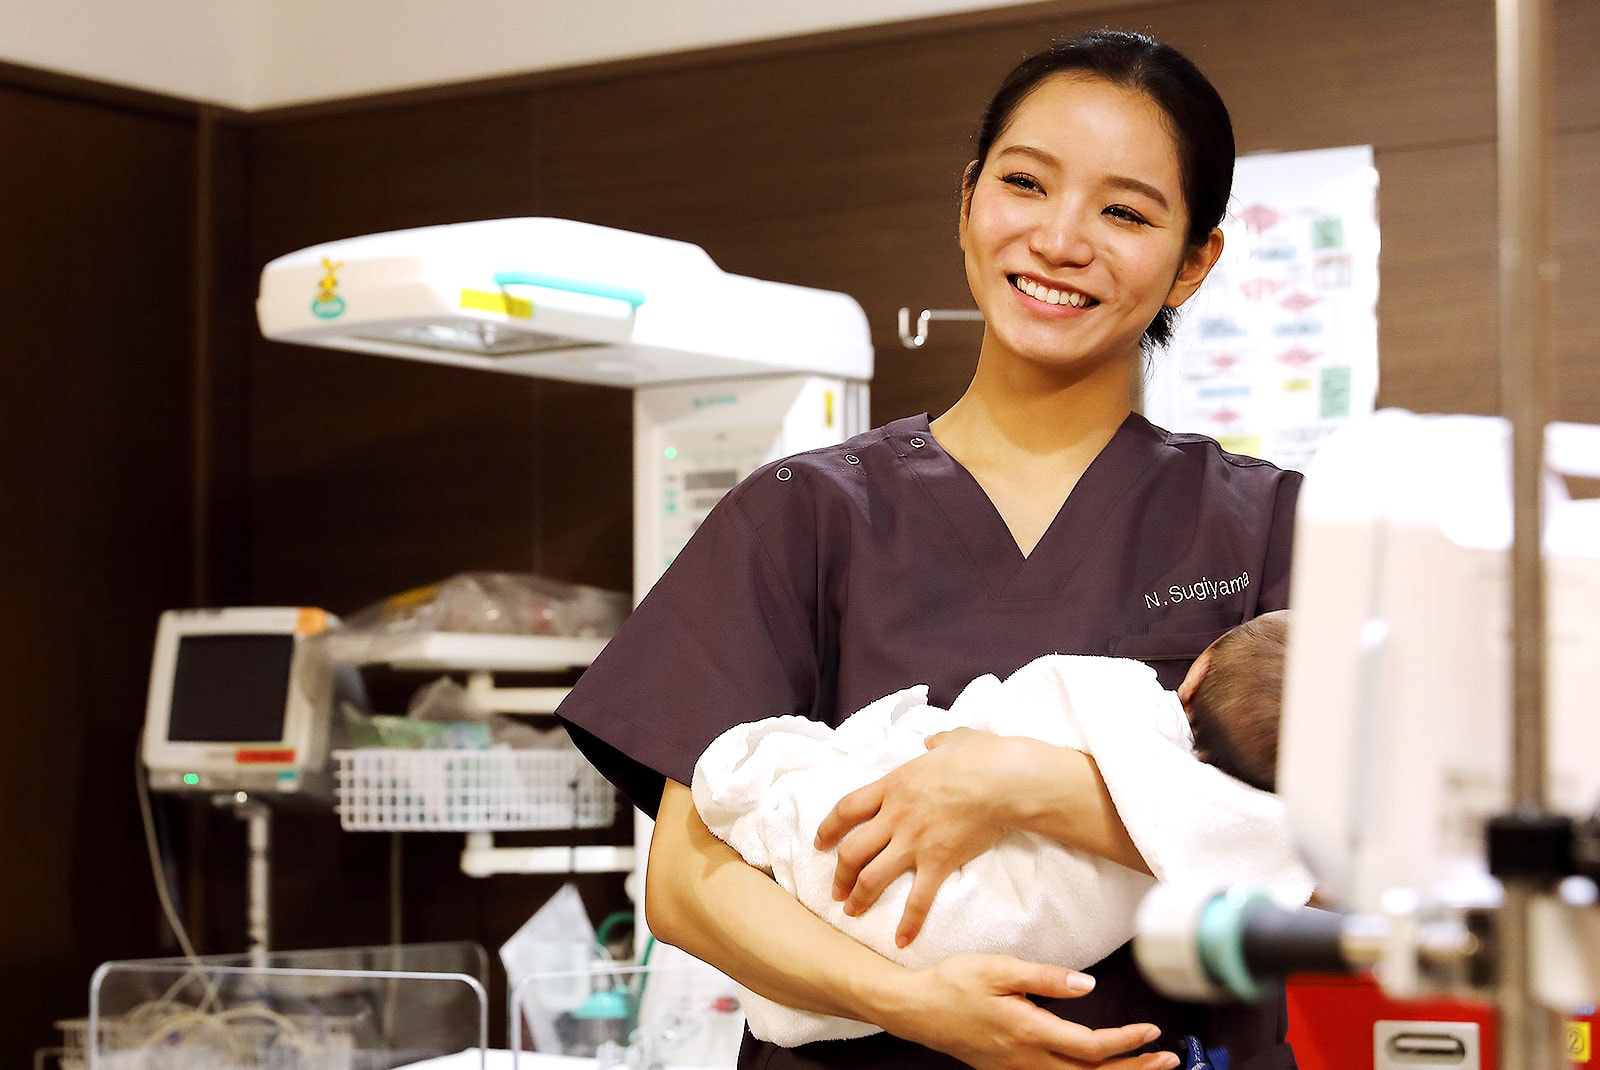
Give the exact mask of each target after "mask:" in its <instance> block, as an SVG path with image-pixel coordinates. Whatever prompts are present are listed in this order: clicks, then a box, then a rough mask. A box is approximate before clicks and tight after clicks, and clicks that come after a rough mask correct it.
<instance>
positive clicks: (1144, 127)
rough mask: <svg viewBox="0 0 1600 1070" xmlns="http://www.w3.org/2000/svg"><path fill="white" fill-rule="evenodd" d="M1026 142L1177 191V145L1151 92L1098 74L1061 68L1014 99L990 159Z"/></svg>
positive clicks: (1072, 159) (1038, 147) (1037, 148)
mask: <svg viewBox="0 0 1600 1070" xmlns="http://www.w3.org/2000/svg"><path fill="white" fill-rule="evenodd" d="M1016 147H1027V149H1034V150H1040V152H1045V154H1050V155H1053V157H1058V158H1062V160H1067V162H1083V163H1088V165H1090V166H1106V168H1114V170H1118V171H1133V173H1138V174H1139V178H1142V179H1146V181H1152V182H1157V184H1162V186H1171V189H1173V192H1178V187H1179V186H1181V174H1179V162H1178V144H1176V141H1174V139H1173V131H1171V122H1170V120H1168V117H1166V112H1165V110H1163V109H1162V106H1160V104H1157V102H1155V101H1154V99H1150V96H1149V94H1146V93H1142V91H1141V90H1134V88H1128V86H1123V85H1118V83H1115V82H1109V80H1106V78H1101V77H1098V75H1086V74H1077V72H1061V74H1053V75H1050V77H1046V78H1043V80H1042V82H1040V83H1038V85H1035V86H1034V88H1032V90H1030V91H1029V93H1027V94H1026V96H1024V98H1022V99H1021V101H1018V106H1016V109H1014V110H1013V112H1011V115H1010V118H1008V122H1006V125H1005V126H1003V128H1002V130H1000V133H998V136H997V138H995V142H994V146H992V147H990V150H989V154H990V158H994V157H995V155H998V154H1005V152H1006V150H1008V149H1016Z"/></svg>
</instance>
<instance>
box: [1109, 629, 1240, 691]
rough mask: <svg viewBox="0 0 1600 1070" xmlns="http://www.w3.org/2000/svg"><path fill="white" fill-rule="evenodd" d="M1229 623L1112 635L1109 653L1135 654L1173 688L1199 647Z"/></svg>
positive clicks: (1204, 644)
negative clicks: (1171, 630) (1184, 629)
mask: <svg viewBox="0 0 1600 1070" xmlns="http://www.w3.org/2000/svg"><path fill="white" fill-rule="evenodd" d="M1231 626H1232V625H1217V626H1215V627H1211V628H1206V629H1204V630H1202V631H1192V632H1155V633H1153V634H1147V635H1114V636H1112V637H1111V656H1112V657H1116V658H1136V659H1138V660H1139V661H1142V662H1144V663H1145V664H1147V665H1149V666H1150V667H1151V668H1152V669H1154V670H1155V671H1156V679H1158V680H1160V681H1161V686H1162V687H1164V688H1166V689H1167V690H1169V691H1170V690H1173V689H1174V688H1176V687H1177V686H1178V685H1179V684H1180V683H1182V682H1183V674H1184V673H1186V672H1188V671H1189V666H1190V665H1191V664H1192V663H1193V662H1194V659H1195V658H1198V657H1199V656H1200V653H1201V651H1203V650H1205V648H1206V647H1208V646H1210V645H1211V644H1212V643H1213V642H1214V641H1215V640H1216V639H1217V637H1218V636H1220V635H1221V634H1222V633H1223V632H1225V631H1227V630H1228V628H1229V627H1231Z"/></svg>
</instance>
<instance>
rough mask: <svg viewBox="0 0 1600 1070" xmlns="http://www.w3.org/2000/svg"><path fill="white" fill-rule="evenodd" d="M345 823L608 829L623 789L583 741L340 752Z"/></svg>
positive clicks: (365, 827) (391, 827) (358, 826)
mask: <svg viewBox="0 0 1600 1070" xmlns="http://www.w3.org/2000/svg"><path fill="white" fill-rule="evenodd" d="M333 756H334V759H335V761H336V762H337V763H338V768H337V770H336V776H337V780H336V782H335V794H336V802H337V807H338V811H339V824H340V825H341V826H343V827H344V828H345V829H348V830H350V831H353V832H360V831H370V830H375V829H376V830H387V831H391V832H394V831H402V830H404V831H416V832H425V831H433V832H494V831H502V830H505V831H509V830H513V829H573V828H604V827H605V826H607V825H610V824H611V823H612V821H613V820H615V818H616V813H617V793H616V789H615V788H613V787H612V786H611V784H610V783H609V782H608V781H607V780H606V779H605V777H603V776H601V775H600V773H599V771H598V770H596V769H595V768H594V766H592V765H590V764H589V762H588V761H587V760H586V759H585V758H584V757H583V755H582V754H581V753H579V751H578V750H577V749H576V748H569V747H564V748H560V749H555V750H509V749H499V750H398V749H385V748H376V747H373V748H363V749H360V750H340V751H334V752H333Z"/></svg>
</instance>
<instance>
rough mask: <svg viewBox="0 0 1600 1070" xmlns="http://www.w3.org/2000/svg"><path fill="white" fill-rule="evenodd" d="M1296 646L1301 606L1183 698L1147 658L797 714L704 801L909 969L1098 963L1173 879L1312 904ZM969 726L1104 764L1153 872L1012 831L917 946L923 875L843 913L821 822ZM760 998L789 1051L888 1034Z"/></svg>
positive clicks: (713, 773)
mask: <svg viewBox="0 0 1600 1070" xmlns="http://www.w3.org/2000/svg"><path fill="white" fill-rule="evenodd" d="M1286 641H1287V620H1286V614H1268V615H1267V616H1265V617H1260V618H1256V619H1255V620H1252V621H1249V622H1246V623H1245V624H1243V625H1240V626H1238V627H1237V628H1234V629H1233V630H1231V631H1229V632H1228V633H1226V634H1225V635H1224V636H1222V638H1220V639H1218V640H1217V641H1216V642H1215V643H1213V644H1212V645H1211V646H1210V647H1209V648H1208V649H1207V650H1206V651H1205V652H1204V653H1203V654H1202V655H1201V656H1200V657H1199V658H1198V659H1197V660H1196V661H1195V664H1194V666H1193V667H1192V668H1191V670H1190V672H1189V674H1188V675H1187V676H1186V677H1185V679H1184V681H1183V684H1182V685H1180V687H1179V689H1178V691H1176V692H1171V691H1166V690H1164V689H1163V688H1162V687H1161V686H1160V685H1159V684H1158V683H1157V682H1156V677H1155V672H1154V671H1153V670H1152V669H1150V668H1149V666H1147V665H1145V664H1143V663H1142V662H1139V661H1134V660H1131V659H1127V658H1103V657H1087V656H1072V655H1060V654H1056V655H1049V656H1046V657H1042V658H1039V659H1037V660H1035V661H1032V662H1029V663H1028V664H1027V665H1024V666H1023V667H1022V668H1020V669H1018V670H1017V671H1016V672H1015V673H1013V674H1012V675H1011V677H1009V678H1008V679H1007V680H1005V681H1004V682H1001V681H1000V680H998V679H996V678H995V677H993V676H984V677H980V678H979V679H977V680H974V681H973V682H972V683H971V684H969V685H968V686H967V687H966V688H965V689H964V690H963V691H962V692H961V694H960V695H959V696H958V697H957V698H956V700H955V702H954V703H953V704H952V705H951V707H950V708H949V709H948V710H944V709H940V708H939V707H936V706H931V705H929V704H928V702H927V688H926V687H925V686H920V685H919V686H917V687H913V688H908V689H906V690H905V691H901V692H897V693H896V694H893V695H889V696H886V697H885V698H882V699H879V700H878V701H877V702H874V703H872V704H870V705H868V706H866V707H865V708H863V709H862V710H860V711H858V712H857V713H855V714H853V715H852V716H851V717H849V718H847V719H846V720H845V721H844V722H843V723H842V724H840V725H839V726H838V727H837V728H830V727H829V726H827V725H825V724H822V723H821V722H818V721H813V720H810V719H809V718H805V717H798V716H788V717H774V718H768V719H766V720H762V721H756V722H753V723H751V724H746V725H740V726H738V727H736V728H733V729H730V730H729V731H727V732H725V733H723V734H722V735H721V736H719V737H718V738H717V739H716V740H714V741H713V742H712V744H711V746H710V747H708V748H707V749H706V751H705V753H704V754H703V755H702V756H701V758H700V761H699V763H697V765H696V767H695V773H694V778H693V784H692V790H693V794H694V800H695V805H696V807H697V808H698V809H699V812H700V816H701V818H702V819H703V820H704V821H705V822H706V825H707V827H708V828H710V829H711V831H712V832H713V833H715V834H716V835H717V836H718V837H720V838H721V839H723V840H724V841H726V842H727V843H728V844H729V845H731V846H732V847H733V848H734V849H735V850H737V851H738V852H739V853H740V855H741V856H742V857H743V858H744V859H745V861H747V862H749V863H750V864H751V865H754V866H757V867H758V868H760V869H762V870H764V871H766V872H769V873H771V874H772V876H773V879H774V880H776V881H777V882H778V883H779V884H780V885H782V886H783V887H784V888H785V889H787V890H788V891H789V892H790V894H792V895H794V896H795V897H796V898H797V899H799V900H800V901H801V902H802V903H803V904H804V905H805V906H806V907H807V908H809V909H810V910H811V911H812V912H813V913H815V914H817V915H818V916H819V917H821V918H823V919H824V920H826V921H828V922H829V923H830V924H832V925H834V926H835V927H836V928H838V929H840V930H842V931H844V932H845V933H847V934H849V935H850V936H852V937H854V938H855V939H857V940H859V941H861V942H862V943H864V944H866V945H867V946H869V947H871V948H873V949H874V950H876V951H877V952H878V953H879V954H882V955H884V956H885V957H887V958H890V959H893V960H894V961H896V962H900V963H902V964H904V965H906V966H909V967H911V968H913V969H922V968H925V967H927V966H931V965H933V964H934V963H936V962H938V961H940V960H942V959H944V958H947V957H948V956H950V955H954V954H961V953H968V952H989V953H997V954H1009V955H1015V956H1017V957H1019V958H1025V959H1029V960H1030V961H1035V962H1050V963H1053V964H1056V965H1062V966H1067V967H1070V968H1074V969H1082V968H1084V967H1087V966H1091V965H1093V964H1094V963H1095V962H1097V961H1099V960H1100V959H1101V958H1103V957H1105V956H1106V955H1107V954H1109V953H1110V952H1112V951H1114V950H1115V949H1116V948H1118V947H1120V946H1121V945H1122V944H1123V943H1125V942H1127V941H1128V940H1129V939H1130V938H1132V936H1133V933H1134V926H1133V918H1134V913H1135V911H1136V909H1137V907H1138V904H1139V901H1140V900H1141V899H1142V898H1143V896H1144V894H1145V892H1147V891H1148V890H1149V889H1150V888H1151V887H1152V886H1153V885H1154V884H1155V882H1156V881H1158V880H1165V881H1173V880H1182V881H1200V882H1205V883H1208V884H1213V885H1216V886H1219V887H1220V886H1223V885H1228V884H1235V883H1238V882H1241V881H1246V882H1250V883H1254V884H1258V885H1261V886H1264V887H1268V888H1272V889H1274V892H1275V895H1277V897H1278V898H1279V899H1280V900H1281V901H1283V902H1284V903H1286V904H1292V905H1299V904H1301V903H1304V902H1305V900H1306V899H1307V897H1308V896H1309V895H1310V893H1311V890H1312V882H1311V877H1310V874H1309V873H1308V872H1307V871H1306V870H1305V868H1304V867H1303V866H1302V865H1301V863H1300V861H1299V858H1298V856H1297V854H1296V853H1295V850H1294V846H1293V840H1292V836H1291V834H1290V830H1289V825H1288V821H1287V817H1286V815H1285V813H1284V811H1283V808H1282V805H1281V804H1280V803H1279V801H1278V800H1277V799H1276V798H1275V797H1274V796H1272V795H1270V794H1268V792H1269V791H1270V790H1271V786H1272V781H1273V772H1274V769H1275V766H1276V763H1277V731H1276V728H1277V719H1278V709H1279V695H1280V693H1281V689H1282V680H1283V662H1284V653H1285V648H1286ZM957 727H971V728H980V729H985V730H988V731H991V732H995V733H997V734H1000V735H1020V736H1031V737H1034V738H1037V739H1042V740H1044V741H1045V742H1048V743H1053V744H1056V745H1058V746H1066V747H1072V748H1075V749H1077V750H1081V751H1084V752H1086V753H1088V754H1092V755H1093V756H1094V758H1095V764H1096V766H1097V767H1098V768H1099V771H1100V775H1101V777H1102V779H1103V780H1104V781H1105V783H1106V787H1107V790H1108V791H1109V792H1110V794H1111V797H1112V799H1113V801H1114V802H1115V803H1116V806H1117V811H1118V814H1119V816H1120V817H1121V818H1122V821H1123V824H1124V826H1126V828H1127V830H1128V833H1129V835H1130V836H1131V837H1132V839H1133V841H1134V844H1135V845H1136V846H1137V847H1138V849H1139V852H1140V854H1141V855H1142V856H1143V858H1144V860H1145V863H1146V865H1148V866H1149V868H1150V870H1151V873H1152V874H1154V876H1153V877H1152V876H1149V875H1146V874H1144V873H1140V872H1136V871H1134V870H1131V869H1128V868H1126V867H1124V866H1120V865H1117V864H1116V863H1114V862H1110V861H1107V860H1106V859H1102V858H1098V857H1095V856H1092V855H1088V854H1086V853H1084V852H1081V851H1077V850H1073V849H1071V848H1067V847H1064V846H1062V845H1061V844H1059V843H1056V842H1054V841H1051V840H1048V839H1046V838H1044V837H1040V836H1036V835H1033V834H1031V833H1020V832H1014V833H1008V834H1006V835H1005V836H1004V837H1002V838H1001V840H1000V841H999V842H998V843H997V844H996V845H995V846H994V847H993V848H991V849H990V850H988V851H986V852H985V853H984V854H982V855H980V856H978V857H977V858H975V859H973V860H972V861H970V862H968V863H967V864H966V865H965V866H963V867H961V869H960V870H958V871H957V872H956V873H954V874H952V875H951V876H950V877H949V878H948V879H947V880H946V881H945V883H944V884H943V885H941V886H940V889H939V892H938V895H937V896H936V897H935V899H934V903H933V906H932V908H931V909H930V911H929V913H928V917H927V920H926V921H925V923H924V925H923V929H922V932H921V934H920V935H919V936H918V938H917V939H916V940H914V941H912V942H911V943H910V944H909V945H908V946H906V947H904V948H901V947H898V946H897V945H896V941H895V929H896V926H897V923H898V921H899V918H900V915H901V913H902V911H903V910H904V907H905V902H906V897H907V895H908V894H909V892H910V889H911V875H910V874H906V875H903V876H902V877H900V878H899V879H897V880H895V881H894V882H893V883H891V884H890V885H889V887H888V888H887V889H886V890H885V891H884V893H883V895H882V896H881V897H880V898H879V900H878V902H877V903H875V904H874V905H873V906H872V907H871V908H869V909H868V910H867V911H865V912H864V913H862V914H861V915H859V916H856V917H851V916H849V915H846V914H845V913H844V911H843V904H840V903H837V902H835V901H834V900H833V895H832V888H833V871H834V866H835V863H836V860H837V859H836V855H835V853H834V852H819V851H817V850H816V849H815V847H814V846H813V842H814V838H815V835H816V830H817V826H818V825H819V824H820V823H821V821H822V819H823V817H825V816H826V815H827V814H828V812H829V811H830V810H831V809H832V808H833V806H834V804H835V803H836V802H838V800H839V799H840V798H842V797H843V796H844V795H845V794H847V793H849V792H850V791H853V790H855V789H856V788H858V787H861V786H863V785H865V784H868V783H871V782H872V781H874V780H876V779H878V778H879V777H881V776H882V775H883V774H884V773H886V772H888V771H889V770H890V769H893V768H894V767H896V766H897V765H900V764H901V763H903V762H906V761H909V760H911V759H912V758H914V757H916V756H917V755H920V754H923V753H926V750H927V745H926V740H927V738H928V737H929V736H931V735H933V734H935V733H937V732H942V731H947V730H949V729H952V728H957ZM1208 763H1209V764H1208ZM1251 785H1254V786H1251ZM744 1003H745V1012H746V1017H747V1019H748V1022H749V1025H750V1030H751V1032H752V1033H754V1034H755V1035H756V1036H757V1037H758V1038H760V1039H763V1040H769V1041H772V1042H774V1043H777V1044H781V1045H784V1046H795V1045H798V1044H803V1043H808V1042H810V1041H813V1040H823V1039H845V1038H849V1037H858V1036H866V1035H868V1034H870V1033H874V1032H877V1031H878V1030H877V1029H876V1028H875V1027H873V1026H870V1025H866V1024H864V1023H861V1022H855V1021H849V1020H847V1019H843V1018H833V1017H829V1016H826V1015H819V1014H813V1013H810V1012H803V1011H798V1010H795V1009H793V1008H789V1007H785V1006H782V1005H780V1004H777V1003H774V1002H772V1001H770V1000H767V999H765V998H763V997H761V996H758V995H756V994H755V993H748V992H747V993H746V994H745V1001H744Z"/></svg>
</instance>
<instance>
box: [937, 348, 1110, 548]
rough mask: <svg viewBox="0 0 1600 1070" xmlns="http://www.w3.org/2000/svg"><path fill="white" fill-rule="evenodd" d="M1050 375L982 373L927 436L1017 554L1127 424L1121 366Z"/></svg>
mask: <svg viewBox="0 0 1600 1070" xmlns="http://www.w3.org/2000/svg"><path fill="white" fill-rule="evenodd" d="M1048 371H1049V369H1039V368H1036V367H1024V368H1022V369H1020V370H1017V369H1016V366H1015V365H1011V366H1010V368H1009V369H1008V370H1006V371H1003V372H1002V371H997V370H995V369H994V368H993V366H991V367H989V368H987V369H986V368H985V362H984V361H983V360H982V359H980V360H979V362H978V372H977V374H976V375H974V377H973V380H972V385H971V386H969V387H968V388H967V390H966V392H965V393H964V394H962V395H961V398H960V400H958V401H957V402H956V403H955V404H954V405H953V406H951V407H950V409H949V411H947V412H946V413H945V414H944V415H942V416H940V417H939V418H938V419H936V420H934V421H933V423H932V425H931V426H932V430H933V434H934V437H935V438H937V439H938V440H939V445H940V446H941V447H942V448H943V449H944V451H945V452H946V453H948V454H950V456H952V457H954V458H955V459H956V460H957V461H959V462H960V463H961V465H962V466H963V467H964V468H966V469H967V471H968V472H969V473H971V475H972V477H973V478H974V479H976V480H977V481H978V484H979V486H981V487H982V488H983V490H984V493H985V494H987V495H988V496H989V500H990V501H991V502H992V503H993V504H994V507H995V509H996V510H997V511H998V512H999V513H1000V516H1001V518H1002V519H1004V520H1005V523H1006V526H1007V527H1008V528H1009V529H1010V531H1011V535H1012V538H1013V539H1015V540H1016V543H1017V548H1018V549H1019V550H1020V551H1021V552H1022V554H1023V556H1025V557H1026V556H1027V555H1028V554H1029V553H1031V552H1032V550H1033V547H1034V546H1035V545H1037V543H1038V541H1039V539H1041V538H1042V537H1043V536H1044V533H1045V531H1047V530H1048V529H1049V527H1050V524H1051V523H1052V522H1053V521H1054V519H1055V516H1056V514H1057V513H1059V512H1060V511H1061V507H1062V504H1063V503H1064V502H1065V501H1066V500H1067V496H1068V495H1070V494H1071V493H1072V489H1073V487H1075V486H1077V483H1078V479H1079V478H1080V477H1081V476H1082V475H1083V473H1084V472H1085V471H1087V470H1088V467H1089V465H1090V464H1091V463H1092V462H1093V461H1094V459H1095V458H1096V457H1097V456H1099V454H1100V451H1101V450H1102V449H1104V448H1105V445H1106V443H1108V442H1110V441H1111V437H1112V436H1113V435H1115V434H1116V433H1117V428H1119V427H1121V426H1122V423H1123V421H1124V420H1126V419H1127V418H1128V412H1129V405H1128V366H1127V365H1126V363H1123V362H1117V363H1115V364H1108V365H1106V366H1104V367H1102V368H1101V369H1097V370H1096V371H1095V372H1094V373H1092V374H1090V375H1088V376H1083V377H1079V378H1076V379H1073V380H1071V381H1067V380H1066V379H1065V378H1064V377H1058V376H1051V375H1049V374H1046V373H1047V372H1048Z"/></svg>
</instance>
